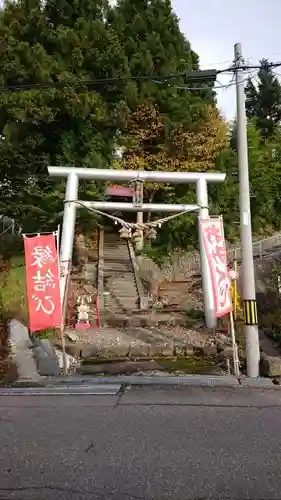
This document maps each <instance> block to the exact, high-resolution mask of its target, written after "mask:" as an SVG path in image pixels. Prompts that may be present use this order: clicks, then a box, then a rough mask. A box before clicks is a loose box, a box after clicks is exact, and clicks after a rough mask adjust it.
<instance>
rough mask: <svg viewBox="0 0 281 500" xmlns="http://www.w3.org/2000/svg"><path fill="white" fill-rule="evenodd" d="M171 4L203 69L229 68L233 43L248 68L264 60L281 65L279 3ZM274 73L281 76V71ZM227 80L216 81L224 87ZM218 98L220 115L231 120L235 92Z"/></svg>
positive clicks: (207, 0)
mask: <svg viewBox="0 0 281 500" xmlns="http://www.w3.org/2000/svg"><path fill="white" fill-rule="evenodd" d="M172 4H173V7H174V10H175V12H176V14H177V16H178V17H179V18H180V26H181V30H182V31H183V32H184V33H185V35H186V38H188V40H189V41H190V43H191V46H192V48H193V50H195V52H197V53H198V54H199V56H200V62H201V67H202V68H203V69H205V68H206V69H207V68H209V67H210V68H212V67H217V68H218V69H221V68H224V67H226V66H227V65H228V64H230V63H231V62H232V60H233V52H234V49H233V46H234V44H235V43H236V42H240V43H241V44H242V49H243V55H244V58H245V59H246V61H247V62H249V63H250V64H255V63H257V62H258V61H259V60H260V59H261V58H263V57H265V58H267V59H269V60H271V61H281V29H280V26H281V24H280V23H281V0H235V1H234V0H195V1H194V0H172ZM276 71H278V72H280V74H281V68H279V69H277V70H276ZM230 78H231V76H227V77H226V76H225V77H224V78H223V77H220V78H219V80H220V82H222V83H227V82H228V81H229V79H230ZM218 98H219V106H220V108H221V111H222V114H223V115H224V117H225V118H227V119H232V118H233V117H234V116H235V112H236V105H235V90H234V88H233V87H232V88H229V89H224V90H221V91H220V92H219V95H218Z"/></svg>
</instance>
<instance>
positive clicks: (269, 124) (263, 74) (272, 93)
mask: <svg viewBox="0 0 281 500" xmlns="http://www.w3.org/2000/svg"><path fill="white" fill-rule="evenodd" d="M260 64H261V69H260V70H259V72H258V83H257V85H255V84H254V83H253V82H252V80H251V79H249V81H248V84H247V87H246V108H247V116H248V117H249V118H255V119H256V122H257V127H258V129H259V130H260V131H261V135H262V137H263V138H265V137H270V136H272V135H273V134H274V133H275V132H276V127H277V126H278V125H279V124H280V120H281V85H280V82H279V80H278V78H277V76H275V75H274V73H273V71H272V69H271V68H270V67H269V66H268V61H267V59H262V60H261V61H260Z"/></svg>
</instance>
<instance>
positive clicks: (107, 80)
mask: <svg viewBox="0 0 281 500" xmlns="http://www.w3.org/2000/svg"><path fill="white" fill-rule="evenodd" d="M280 66H281V62H280V61H277V62H272V63H268V65H267V68H277V67H280ZM261 68H262V66H261V65H249V64H245V65H241V66H240V69H242V70H244V71H246V70H251V69H252V70H259V69H261ZM235 71H236V70H235V66H234V65H233V64H232V65H231V66H228V67H227V68H225V69H219V70H188V71H185V72H179V73H174V74H170V75H166V76H158V75H155V76H147V75H136V76H119V77H104V78H96V79H91V80H84V81H83V80H81V81H78V82H48V83H30V84H15V85H7V86H4V87H0V93H10V92H19V91H28V90H47V89H52V88H53V89H59V88H66V87H72V88H79V87H94V86H99V85H105V84H116V83H125V82H130V81H131V82H132V81H134V82H146V81H147V82H154V83H156V82H157V83H165V82H168V81H169V80H173V79H177V78H186V79H187V80H190V81H200V80H203V79H204V80H208V79H209V80H214V79H215V78H216V76H218V75H220V74H224V73H235ZM204 73H205V76H204ZM208 73H209V77H208ZM204 88H206V87H202V88H201V87H200V88H199V87H197V88H196V87H187V88H186V90H198V89H199V90H202V89H204Z"/></svg>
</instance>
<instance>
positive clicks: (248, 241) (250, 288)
mask: <svg viewBox="0 0 281 500" xmlns="http://www.w3.org/2000/svg"><path fill="white" fill-rule="evenodd" d="M234 56H235V67H236V99H237V149H238V166H239V202H240V239H241V250H242V270H241V282H242V297H243V304H244V316H245V338H246V357H247V374H248V376H249V377H258V376H259V361H260V349H259V330H258V319H257V303H256V289H255V271H254V259H253V243H252V224H251V206H250V185H249V166H248V142H247V121H246V108H245V91H244V81H245V75H244V71H243V69H240V66H241V65H243V59H242V49H241V44H240V43H236V45H235V46H234Z"/></svg>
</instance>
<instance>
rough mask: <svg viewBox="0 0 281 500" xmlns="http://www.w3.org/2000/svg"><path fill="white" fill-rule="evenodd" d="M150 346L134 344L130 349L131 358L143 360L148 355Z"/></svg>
mask: <svg viewBox="0 0 281 500" xmlns="http://www.w3.org/2000/svg"><path fill="white" fill-rule="evenodd" d="M148 347H149V346H148V344H132V345H130V347H129V357H130V358H141V357H144V356H147V355H148Z"/></svg>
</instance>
